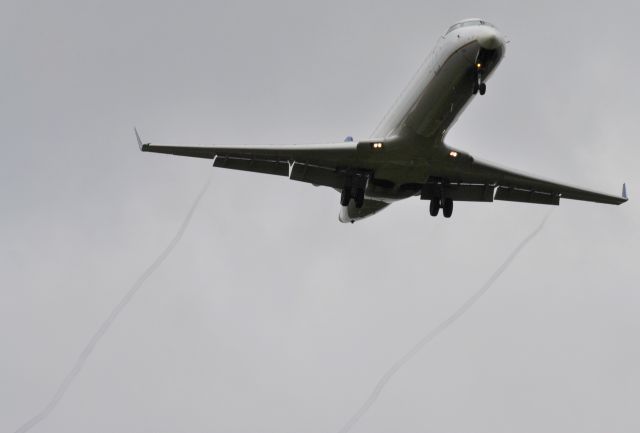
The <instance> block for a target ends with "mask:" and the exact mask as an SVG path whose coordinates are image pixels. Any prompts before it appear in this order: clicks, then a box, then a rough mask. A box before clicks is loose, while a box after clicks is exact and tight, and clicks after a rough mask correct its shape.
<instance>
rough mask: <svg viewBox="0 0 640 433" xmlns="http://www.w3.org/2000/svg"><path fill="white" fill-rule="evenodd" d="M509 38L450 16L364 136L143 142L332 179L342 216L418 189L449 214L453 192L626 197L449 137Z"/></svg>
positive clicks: (313, 180)
mask: <svg viewBox="0 0 640 433" xmlns="http://www.w3.org/2000/svg"><path fill="white" fill-rule="evenodd" d="M505 45H506V41H505V38H504V37H503V35H502V34H501V33H500V31H499V30H498V29H497V28H496V27H495V26H493V25H492V24H490V23H488V22H487V21H485V20H482V19H476V18H471V19H465V20H462V21H459V22H457V23H455V24H454V25H452V26H451V27H450V28H449V29H448V30H447V32H446V33H445V34H444V35H443V36H442V37H441V38H440V39H439V40H438V43H437V44H436V47H435V49H434V51H433V52H432V54H431V55H430V56H429V57H428V58H427V60H426V61H425V62H424V63H423V65H422V66H421V67H420V69H419V70H418V72H417V73H416V75H415V77H414V78H413V79H412V81H411V82H410V83H409V85H408V87H407V88H406V89H405V91H404V92H403V93H402V94H401V95H400V97H399V99H398V101H397V102H396V103H395V105H394V106H393V107H392V108H391V110H390V111H389V112H388V114H387V115H386V116H385V117H384V119H383V120H382V121H381V122H380V125H379V126H378V128H377V129H376V130H375V132H374V133H373V135H372V137H373V138H370V139H367V140H358V141H355V140H354V139H353V138H352V137H347V138H346V139H344V141H343V142H339V143H331V144H299V145H253V146H220V145H215V146H173V145H158V144H151V143H143V142H142V140H141V139H140V135H139V134H138V131H137V130H135V134H136V138H137V141H138V145H139V147H140V150H142V151H143V152H156V153H164V154H172V155H180V156H190V157H196V158H206V159H212V160H213V166H214V167H223V168H228V169H234V170H244V171H251V172H257V173H264V174H272V175H278V176H287V177H289V179H292V180H297V181H301V182H307V183H310V184H312V185H315V186H326V187H330V188H333V189H335V190H336V191H338V192H339V193H340V206H341V208H340V213H339V217H338V219H339V221H340V222H343V223H349V222H351V223H353V222H355V221H357V220H361V219H363V218H365V217H368V216H371V215H374V214H376V213H377V212H379V211H381V210H382V209H384V208H386V207H387V206H389V204H391V203H393V202H395V201H398V200H402V199H406V198H409V197H413V196H419V197H420V199H421V200H428V201H429V213H430V214H431V216H434V217H435V216H437V215H438V212H439V211H440V209H442V214H443V216H444V217H445V218H450V217H451V215H452V213H453V203H454V201H471V202H493V201H494V200H504V201H512V202H524V203H536V204H546V205H559V204H560V198H563V199H572V200H583V201H591V202H596V203H606V204H616V205H619V204H622V203H624V202H626V201H627V199H628V198H627V191H626V185H624V184H623V187H622V195H621V196H615V195H608V194H603V193H599V192H595V191H589V190H586V189H582V188H579V187H574V186H570V185H565V184H562V183H558V182H554V181H550V180H545V179H541V178H539V177H536V176H532V175H529V174H525V173H521V172H518V171H515V170H511V169H508V168H503V167H500V166H498V165H495V164H493V163H490V162H486V161H483V160H481V159H478V158H476V157H474V156H472V155H470V154H469V153H467V152H465V151H464V150H461V149H457V148H454V147H450V146H448V145H447V144H445V137H446V135H447V132H448V131H449V130H450V129H451V127H452V126H453V125H454V123H455V122H456V120H457V119H458V117H459V116H460V114H461V113H462V111H463V110H464V109H465V107H466V106H467V104H469V102H471V100H472V99H473V98H474V97H475V96H476V95H478V94H479V95H484V94H485V93H486V91H487V84H486V83H487V80H488V79H489V77H490V76H491V75H492V73H493V72H494V70H495V69H496V67H497V66H498V65H499V64H500V62H501V60H502V58H503V57H504V53H505V48H506V47H505Z"/></svg>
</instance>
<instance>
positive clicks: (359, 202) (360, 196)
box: [353, 188, 364, 209]
mask: <svg viewBox="0 0 640 433" xmlns="http://www.w3.org/2000/svg"><path fill="white" fill-rule="evenodd" d="M353 199H354V201H355V203H356V209H360V208H362V206H363V205H364V188H358V189H357V190H356V195H355V197H354V198H353Z"/></svg>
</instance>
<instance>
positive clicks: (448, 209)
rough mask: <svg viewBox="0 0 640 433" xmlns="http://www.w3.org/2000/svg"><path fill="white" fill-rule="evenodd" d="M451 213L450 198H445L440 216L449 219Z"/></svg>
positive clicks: (451, 204)
mask: <svg viewBox="0 0 640 433" xmlns="http://www.w3.org/2000/svg"><path fill="white" fill-rule="evenodd" d="M452 213H453V200H451V199H450V198H445V199H444V203H443V204H442V216H444V217H445V218H451V214H452Z"/></svg>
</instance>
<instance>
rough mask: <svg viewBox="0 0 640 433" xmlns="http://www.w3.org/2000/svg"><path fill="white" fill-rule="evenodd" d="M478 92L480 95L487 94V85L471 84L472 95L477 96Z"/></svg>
mask: <svg viewBox="0 0 640 433" xmlns="http://www.w3.org/2000/svg"><path fill="white" fill-rule="evenodd" d="M478 92H480V94H481V95H484V94H485V93H487V85H486V84H485V83H474V84H473V94H474V95H475V94H477V93H478Z"/></svg>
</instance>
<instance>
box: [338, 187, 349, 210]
mask: <svg viewBox="0 0 640 433" xmlns="http://www.w3.org/2000/svg"><path fill="white" fill-rule="evenodd" d="M350 201H351V188H343V189H342V194H340V205H341V206H349V202H350Z"/></svg>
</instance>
